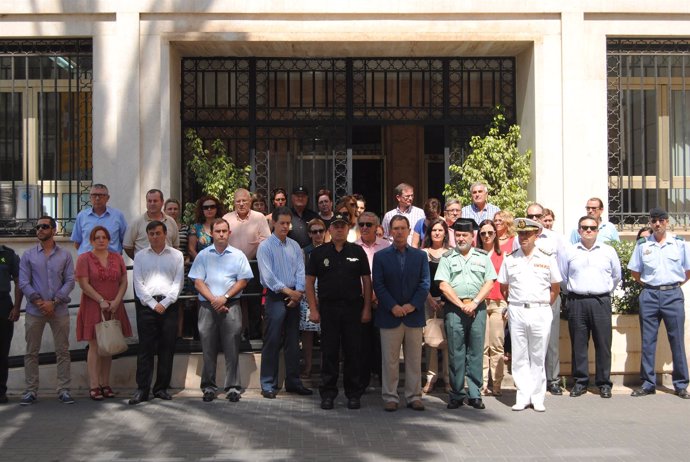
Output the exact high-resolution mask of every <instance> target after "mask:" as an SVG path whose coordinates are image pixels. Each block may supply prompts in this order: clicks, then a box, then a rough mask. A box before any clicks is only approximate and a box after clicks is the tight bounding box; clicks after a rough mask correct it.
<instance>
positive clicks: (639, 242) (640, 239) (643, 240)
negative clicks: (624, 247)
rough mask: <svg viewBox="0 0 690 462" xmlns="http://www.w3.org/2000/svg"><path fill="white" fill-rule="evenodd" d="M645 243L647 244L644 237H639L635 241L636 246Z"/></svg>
mask: <svg viewBox="0 0 690 462" xmlns="http://www.w3.org/2000/svg"><path fill="white" fill-rule="evenodd" d="M645 242H647V238H646V237H641V238H639V239H638V240H637V244H638V245H642V244H644V243H645Z"/></svg>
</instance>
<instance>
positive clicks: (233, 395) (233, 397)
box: [225, 389, 241, 403]
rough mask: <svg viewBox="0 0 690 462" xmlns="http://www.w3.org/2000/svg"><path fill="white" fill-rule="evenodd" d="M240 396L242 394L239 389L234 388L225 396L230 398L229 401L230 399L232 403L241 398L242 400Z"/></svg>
mask: <svg viewBox="0 0 690 462" xmlns="http://www.w3.org/2000/svg"><path fill="white" fill-rule="evenodd" d="M240 396H241V395H240V392H239V391H237V390H235V389H232V390H230V391H228V393H227V395H226V396H225V397H226V398H227V399H228V401H230V402H231V403H237V402H239V400H240Z"/></svg>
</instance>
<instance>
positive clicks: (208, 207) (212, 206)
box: [201, 204, 218, 210]
mask: <svg viewBox="0 0 690 462" xmlns="http://www.w3.org/2000/svg"><path fill="white" fill-rule="evenodd" d="M201 208H202V209H203V210H215V209H217V208H218V207H217V206H216V204H209V205H202V206H201Z"/></svg>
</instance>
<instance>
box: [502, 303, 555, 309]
mask: <svg viewBox="0 0 690 462" xmlns="http://www.w3.org/2000/svg"><path fill="white" fill-rule="evenodd" d="M508 304H509V305H510V306H515V307H518V308H544V307H547V306H548V307H551V304H549V303H533V302H530V303H510V302H509V303H508Z"/></svg>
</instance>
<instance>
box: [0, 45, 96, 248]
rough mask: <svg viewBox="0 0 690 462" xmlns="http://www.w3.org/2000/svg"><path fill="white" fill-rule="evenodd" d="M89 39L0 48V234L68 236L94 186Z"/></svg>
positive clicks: (90, 51) (90, 52)
mask: <svg viewBox="0 0 690 462" xmlns="http://www.w3.org/2000/svg"><path fill="white" fill-rule="evenodd" d="M91 85H92V41H91V39H56V40H0V234H4V235H13V234H24V233H27V232H31V230H32V227H31V226H32V224H33V223H34V221H35V220H36V218H38V217H39V216H40V215H43V214H48V215H51V216H53V217H55V218H56V219H57V221H58V228H59V229H58V231H59V232H61V233H69V232H70V231H71V226H72V224H73V221H74V218H75V217H76V215H77V213H78V212H79V210H80V209H81V208H82V206H83V205H85V204H87V203H88V191H89V187H90V185H91V178H92V136H91V133H92V131H91V130H92V122H91V121H92V99H91V88H92V87H91Z"/></svg>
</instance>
